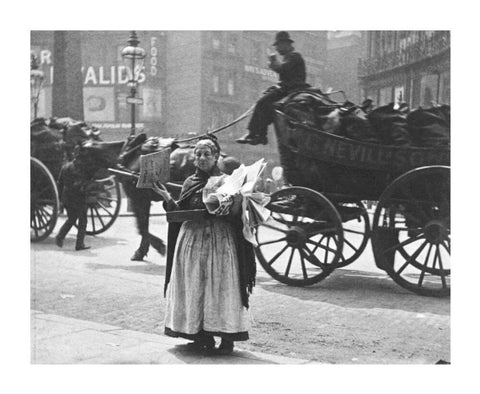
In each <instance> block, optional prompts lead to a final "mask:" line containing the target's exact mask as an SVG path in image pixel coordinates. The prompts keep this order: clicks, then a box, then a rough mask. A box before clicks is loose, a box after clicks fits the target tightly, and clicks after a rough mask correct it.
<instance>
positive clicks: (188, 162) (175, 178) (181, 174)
mask: <svg viewBox="0 0 480 394" xmlns="http://www.w3.org/2000/svg"><path fill="white" fill-rule="evenodd" d="M194 172H195V164H194V156H193V148H190V147H184V148H177V149H175V150H174V151H173V152H172V153H171V154H170V180H171V181H172V182H180V181H184V180H185V179H186V178H187V177H189V176H190V175H192V174H193V173H194Z"/></svg>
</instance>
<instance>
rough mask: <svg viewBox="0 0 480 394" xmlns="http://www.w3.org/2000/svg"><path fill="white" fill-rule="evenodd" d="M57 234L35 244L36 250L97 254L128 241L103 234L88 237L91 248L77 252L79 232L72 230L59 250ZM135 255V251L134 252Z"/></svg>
mask: <svg viewBox="0 0 480 394" xmlns="http://www.w3.org/2000/svg"><path fill="white" fill-rule="evenodd" d="M55 235H56V233H55V234H52V235H50V237H48V238H47V239H45V240H43V241H41V242H37V243H35V248H36V249H38V250H39V251H40V250H44V251H50V250H57V251H59V252H66V253H72V254H75V255H80V254H82V253H91V252H95V250H97V249H104V248H110V247H112V246H118V245H124V244H127V240H126V239H125V238H116V237H107V236H102V234H99V235H95V236H93V235H87V236H86V237H85V245H87V246H90V247H91V248H90V249H87V250H82V251H78V252H77V251H76V250H75V241H76V236H77V232H76V230H72V232H71V233H70V234H68V235H67V237H66V238H65V241H64V244H63V248H59V247H58V246H57V245H56V244H55ZM132 254H133V250H132Z"/></svg>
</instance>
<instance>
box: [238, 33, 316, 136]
mask: <svg viewBox="0 0 480 394" xmlns="http://www.w3.org/2000/svg"><path fill="white" fill-rule="evenodd" d="M293 42H294V41H293V40H292V39H291V38H290V35H289V34H288V32H286V31H281V32H278V33H277V35H276V37H275V42H274V43H273V46H274V47H275V50H276V51H277V52H278V53H279V54H280V55H281V56H282V57H283V61H279V60H278V59H277V56H276V55H274V54H273V55H270V56H269V61H270V62H269V65H268V66H269V67H270V68H271V69H272V70H273V71H275V72H276V73H277V74H278V76H279V79H280V83H279V84H278V85H275V86H271V87H270V88H268V89H267V90H266V91H265V92H264V94H263V96H262V97H261V98H260V99H259V100H258V101H257V104H256V105H255V108H254V110H253V115H252V117H251V119H250V122H249V124H248V127H247V129H248V133H247V134H246V135H244V136H243V137H241V138H239V139H237V140H236V142H238V143H239V144H250V145H258V144H263V145H265V144H267V143H268V140H267V129H268V125H269V124H270V123H272V122H273V116H274V107H273V104H274V103H275V102H276V101H278V100H280V99H282V98H284V97H285V96H287V95H288V94H289V93H291V92H292V91H294V90H296V89H301V88H305V87H308V86H309V85H308V84H307V83H305V79H306V69H305V61H304V60H303V57H302V55H300V53H298V52H295V48H294V47H293V46H292V43H293Z"/></svg>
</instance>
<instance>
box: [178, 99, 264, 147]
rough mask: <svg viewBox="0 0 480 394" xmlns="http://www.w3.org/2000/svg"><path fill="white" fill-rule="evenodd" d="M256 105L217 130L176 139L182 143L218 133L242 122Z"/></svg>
mask: <svg viewBox="0 0 480 394" xmlns="http://www.w3.org/2000/svg"><path fill="white" fill-rule="evenodd" d="M254 107H255V105H252V106H251V107H250V108H249V109H247V110H246V111H245V112H244V113H243V114H242V115H240V116H239V117H238V118H237V119H234V120H232V121H231V122H230V123H227V124H226V125H224V126H222V127H219V128H218V129H215V130H212V131H207V132H206V133H204V134H201V135H196V136H195V137H191V138H185V139H183V140H175V142H176V143H182V142H190V141H194V140H197V139H199V138H201V137H203V136H205V135H209V134H216V133H218V132H220V131H222V130H225V129H227V128H229V127H230V126H233V125H234V124H236V123H238V122H240V121H241V120H243V119H245V118H246V117H247V116H248V115H249V114H250V113H251V112H252V111H253V108H254Z"/></svg>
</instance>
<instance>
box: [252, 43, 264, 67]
mask: <svg viewBox="0 0 480 394" xmlns="http://www.w3.org/2000/svg"><path fill="white" fill-rule="evenodd" d="M261 57H262V46H261V45H260V43H259V42H258V41H254V42H253V44H252V61H253V63H259V62H260V61H261V60H262V59H261Z"/></svg>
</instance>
